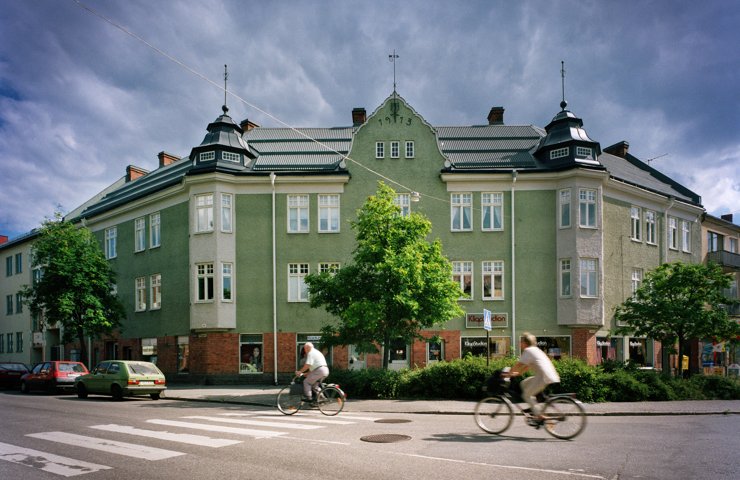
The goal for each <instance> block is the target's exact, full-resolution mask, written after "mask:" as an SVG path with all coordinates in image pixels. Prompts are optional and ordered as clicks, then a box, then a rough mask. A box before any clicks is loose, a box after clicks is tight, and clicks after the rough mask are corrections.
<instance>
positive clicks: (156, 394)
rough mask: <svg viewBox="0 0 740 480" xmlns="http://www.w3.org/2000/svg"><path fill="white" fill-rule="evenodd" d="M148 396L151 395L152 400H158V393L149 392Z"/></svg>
mask: <svg viewBox="0 0 740 480" xmlns="http://www.w3.org/2000/svg"><path fill="white" fill-rule="evenodd" d="M149 396H150V397H152V400H159V394H158V393H150V394H149Z"/></svg>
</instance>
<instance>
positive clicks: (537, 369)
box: [503, 332, 560, 418]
mask: <svg viewBox="0 0 740 480" xmlns="http://www.w3.org/2000/svg"><path fill="white" fill-rule="evenodd" d="M521 348H522V355H521V357H519V361H518V362H517V364H516V365H514V367H513V368H512V369H511V371H510V372H509V373H508V374H503V375H504V376H510V377H516V376H517V375H522V374H523V373H524V372H526V371H528V370H531V371H532V372H533V373H534V375H532V376H531V377H527V378H525V379H524V380H522V383H521V387H522V397H523V398H524V400H525V401H526V402H527V403H528V404H529V408H530V409H531V411H532V414H533V415H534V416H535V418H538V417H539V412H538V410H537V394H538V393H540V392H542V391H543V390H545V388H546V387H547V386H548V385H550V384H551V383H558V382H560V376H559V375H558V372H557V370H555V366H554V365H553V364H552V361H550V357H548V356H547V354H546V353H545V352H543V351H542V350H540V349H539V348H537V338H536V337H535V336H534V335H532V334H531V333H529V332H524V333H522V340H521Z"/></svg>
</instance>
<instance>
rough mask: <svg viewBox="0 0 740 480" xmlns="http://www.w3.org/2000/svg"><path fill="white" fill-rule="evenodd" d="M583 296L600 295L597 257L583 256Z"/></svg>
mask: <svg viewBox="0 0 740 480" xmlns="http://www.w3.org/2000/svg"><path fill="white" fill-rule="evenodd" d="M580 268H581V296H582V297H596V296H598V295H599V264H598V260H596V259H595V258H582V259H581V262H580Z"/></svg>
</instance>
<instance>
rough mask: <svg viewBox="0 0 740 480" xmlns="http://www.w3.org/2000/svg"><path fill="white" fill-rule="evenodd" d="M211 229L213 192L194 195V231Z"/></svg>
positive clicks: (208, 230)
mask: <svg viewBox="0 0 740 480" xmlns="http://www.w3.org/2000/svg"><path fill="white" fill-rule="evenodd" d="M212 231H213V193H203V194H200V195H196V196H195V233H206V232H212Z"/></svg>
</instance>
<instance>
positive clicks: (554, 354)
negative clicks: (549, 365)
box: [537, 336, 570, 360]
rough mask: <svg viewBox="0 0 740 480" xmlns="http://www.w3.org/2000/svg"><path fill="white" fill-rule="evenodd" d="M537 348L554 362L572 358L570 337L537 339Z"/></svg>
mask: <svg viewBox="0 0 740 480" xmlns="http://www.w3.org/2000/svg"><path fill="white" fill-rule="evenodd" d="M537 346H538V347H539V349H540V350H542V351H543V352H545V353H546V354H547V356H548V357H550V358H551V359H552V360H560V359H562V358H567V357H570V337H567V336H563V337H537Z"/></svg>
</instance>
